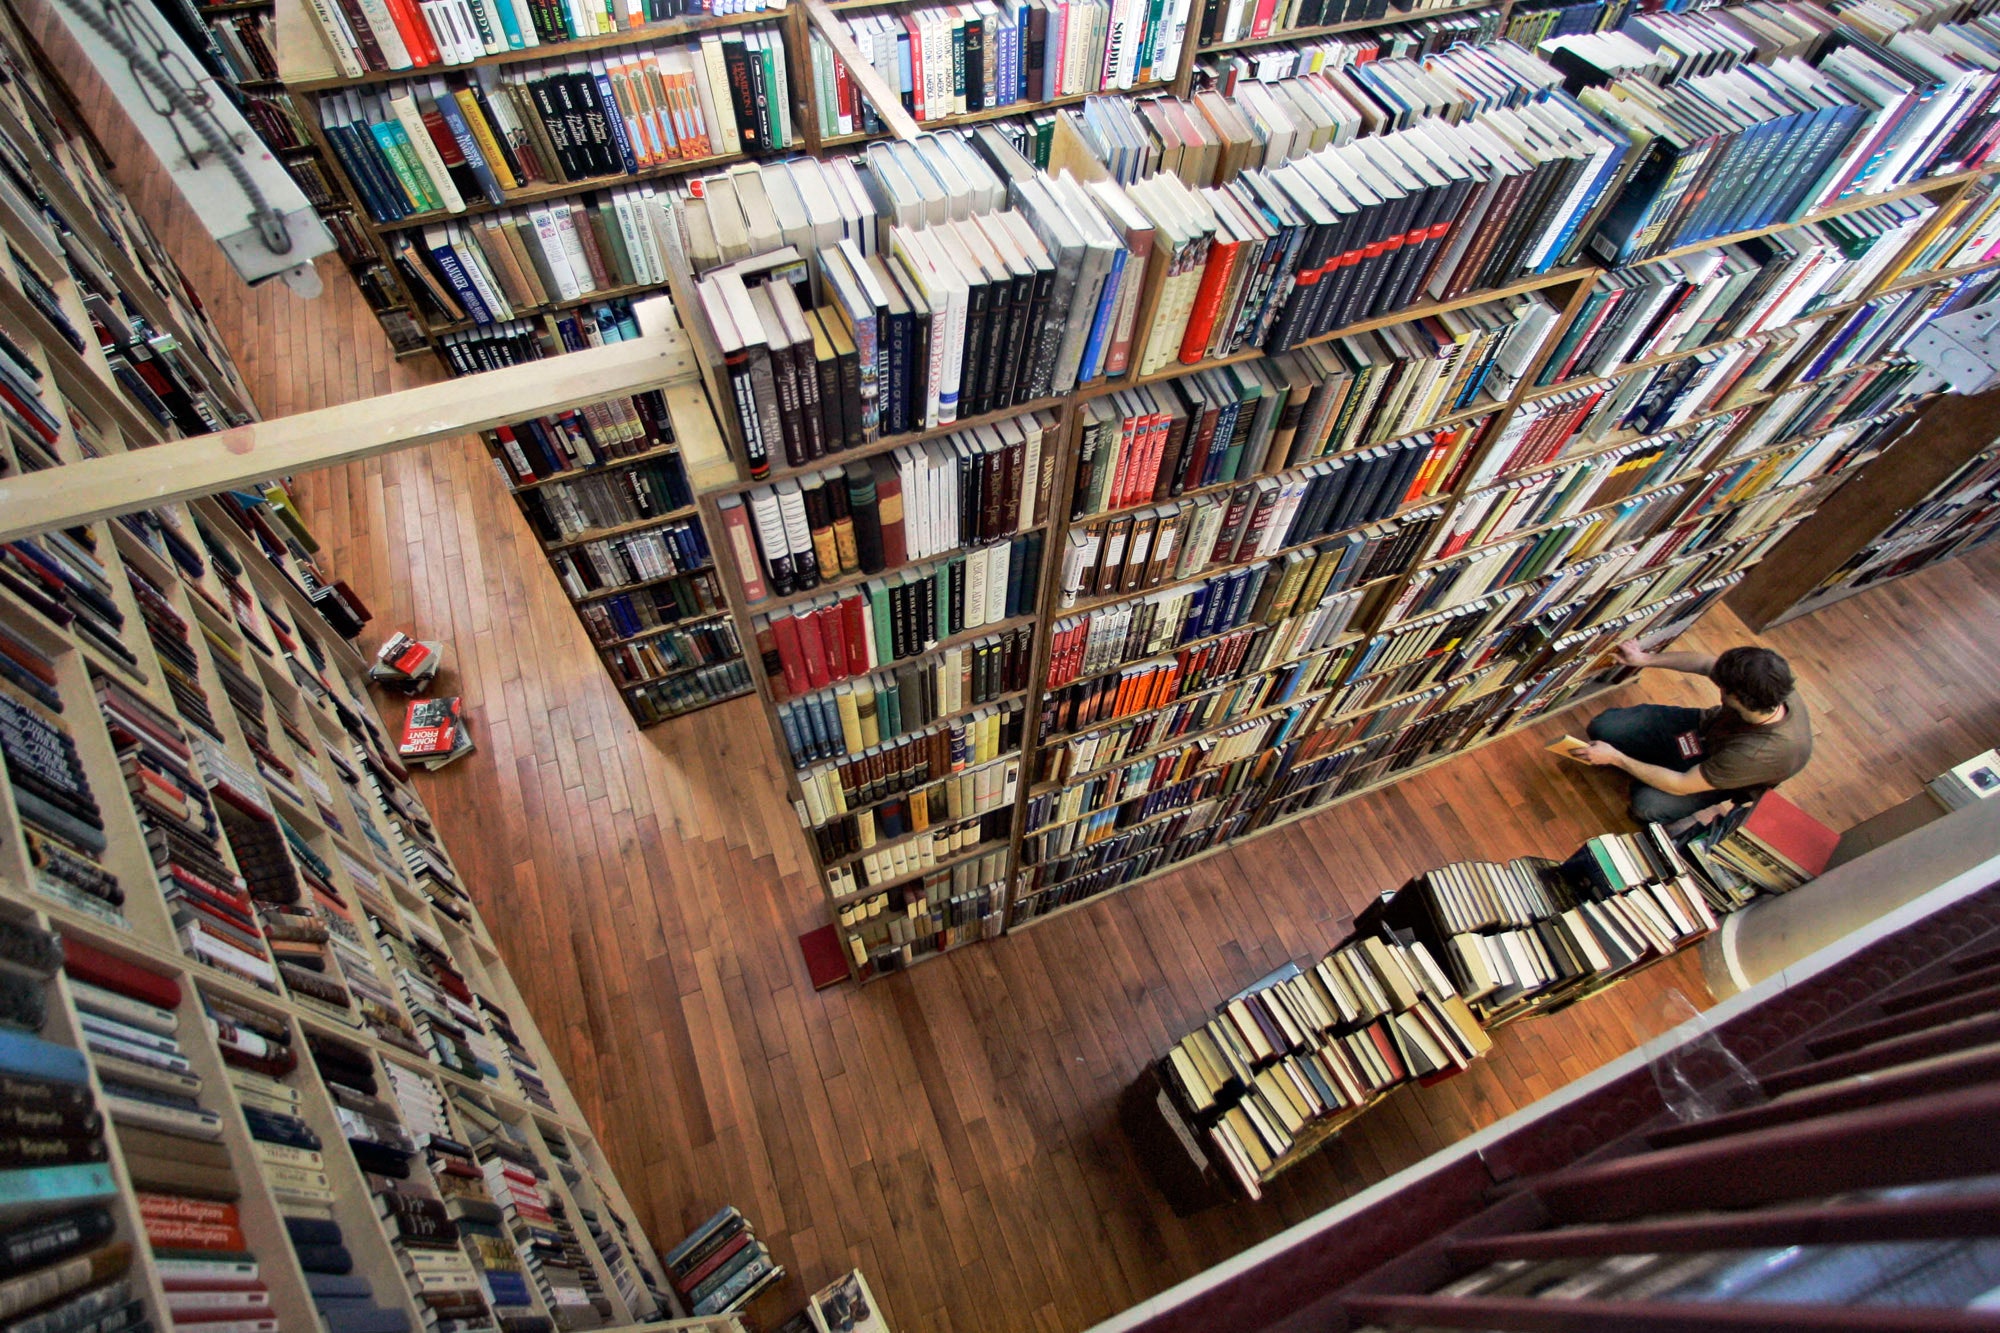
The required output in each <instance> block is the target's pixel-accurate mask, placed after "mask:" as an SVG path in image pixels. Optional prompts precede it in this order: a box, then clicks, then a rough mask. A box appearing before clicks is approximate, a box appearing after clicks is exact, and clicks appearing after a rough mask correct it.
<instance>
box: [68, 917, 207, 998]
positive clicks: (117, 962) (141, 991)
mask: <svg viewBox="0 0 2000 1333" xmlns="http://www.w3.org/2000/svg"><path fill="white" fill-rule="evenodd" d="M62 944H63V971H65V972H67V973H69V974H70V975H71V976H73V977H75V978H76V979H77V980H79V981H87V982H89V983H90V984H91V985H93V986H102V987H104V989H106V990H108V991H116V992H118V994H120V995H124V996H128V997H130V998H131V999H134V1000H144V1001H145V1002H146V1003H147V1004H151V1005H157V1006H158V1007H160V1008H162V1009H178V1008H180V1003H181V988H180V986H179V984H178V983H177V982H175V981H174V980H173V979H172V978H171V977H163V976H161V975H160V974H159V973H157V972H148V971H147V970H146V969H145V968H143V967H137V966H134V965H133V964H131V963H128V962H126V961H125V960H124V959H122V958H114V957H112V956H111V955H110V954H108V953H105V952H104V951H103V950H102V949H95V948H92V947H91V946H90V945H88V944H81V943H78V942H77V940H76V939H75V938H74V937H72V936H69V935H65V936H63V942H62Z"/></svg>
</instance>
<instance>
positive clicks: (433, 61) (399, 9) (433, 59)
mask: <svg viewBox="0 0 2000 1333" xmlns="http://www.w3.org/2000/svg"><path fill="white" fill-rule="evenodd" d="M385 3H386V4H387V5H388V6H389V17H390V19H392V20H393V21H394V22H395V24H396V31H397V32H399V33H401V34H402V35H403V45H404V46H407V47H409V48H410V59H411V60H412V61H413V62H414V63H416V64H418V65H441V64H443V63H444V56H443V55H442V54H441V53H440V52H439V51H438V44H437V39H436V38H434V37H432V36H431V25H430V24H429V23H427V22H425V21H424V16H423V12H422V11H421V10H419V9H418V8H417V6H416V3H415V0H385Z"/></svg>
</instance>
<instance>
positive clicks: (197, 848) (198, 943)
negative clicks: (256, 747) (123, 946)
mask: <svg viewBox="0 0 2000 1333" xmlns="http://www.w3.org/2000/svg"><path fill="white" fill-rule="evenodd" d="M98 703H99V708H100V711H101V712H102V713H103V716H104V723H105V726H106V728H107V730H108V731H109V732H110V735H111V741H112V744H113V745H115V746H116V747H117V750H118V762H119V768H120V770H121V771H122V772H123V773H124V775H125V785H126V791H127V793H128V795H129V796H130V798H131V801H132V810H133V813H134V814H135V815H137V816H138V819H139V823H140V825H141V827H142V828H143V829H144V830H145V834H146V847H147V850H148V852H149V853H150V854H151V857H152V861H153V865H154V867H155V870H156V871H157V873H158V876H159V883H160V891H161V893H162V895H163V896H164V897H165V898H166V900H167V904H168V909H169V911H170V912H171V913H172V916H173V920H174V926H175V934H176V936H177V937H178V938H179V940H180V943H181V947H182V948H183V949H184V950H186V952H187V953H188V954H189V956H190V957H193V958H195V959H197V960H199V961H201V962H203V963H206V964H208V965H209V966H211V967H215V968H219V969H220V970H222V971H225V972H228V973H230V974H231V975H234V976H238V977H241V978H243V979H245V980H247V981H250V982H252V983H253V984H255V985H258V986H261V987H263V988H264V989H266V990H275V989H277V986H278V971H277V967H276V965H275V964H274V963H273V962H272V959H271V955H270V951H269V948H268V947H267V945H266V944H265V941H264V937H263V932H262V930H261V929H260V928H259V926H258V923H257V916H256V908H255V904H254V902H253V900H252V898H251V896H250V892H249V886H248V885H247V884H246V883H245V882H244V880H243V878H242V876H241V875H239V874H238V873H237V872H236V870H235V868H234V867H233V866H232V865H231V864H230V863H229V862H228V861H227V860H226V859H225V857H226V851H225V848H224V844H223V836H222V822H221V819H220V817H219V816H218V815H217V814H216V811H215V806H214V805H213V803H212V802H211V800H210V797H209V793H208V788H207V787H206V786H205V785H204V784H203V783H202V781H201V779H200V777H199V775H198V773H197V771H196V761H195V758H194V752H193V750H192V749H191V748H190V747H189V745H188V743H187V740H186V737H185V736H184V734H183V733H182V731H181V729H180V726H179V724H178V723H176V722H175V721H174V720H173V719H171V718H169V717H167V716H166V715H165V714H164V713H161V712H160V711H159V710H157V709H155V708H153V707H152V706H151V705H149V704H147V703H145V702H144V701H143V700H141V699H139V698H138V697H137V696H136V695H132V694H130V693H129V692H118V691H115V690H114V689H113V688H112V687H110V685H109V683H108V682H105V681H102V680H100V681H99V690H98Z"/></svg>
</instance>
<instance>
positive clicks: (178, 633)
mask: <svg viewBox="0 0 2000 1333" xmlns="http://www.w3.org/2000/svg"><path fill="white" fill-rule="evenodd" d="M125 581H126V582H127V583H128V584H130V585H131V588H132V599H133V600H134V601H136V602H137V603H138V604H139V615H140V617H141V618H142V619H143V620H144V621H145V622H146V636H147V638H149V639H150V640H151V641H152V644H153V654H154V656H155V657H156V658H157V659H158V660H159V663H160V673H161V675H162V677H163V678H164V679H165V681H166V685H167V690H168V692H169V693H170V694H172V696H173V701H174V708H175V711H177V712H178V713H179V714H180V715H181V716H182V717H183V718H185V719H186V720H187V721H188V722H189V723H191V724H193V725H194V726H196V727H199V728H200V729H201V730H202V731H203V732H205V733H206V734H208V735H209V736H212V737H216V738H218V739H220V736H221V729H220V728H219V727H217V726H216V723H215V715H214V714H213V713H211V712H210V711H209V706H208V691H206V690H204V689H203V688H202V687H201V665H200V662H199V661H198V660H197V659H196V657H195V652H194V642H193V641H192V640H191V639H189V637H188V623H187V621H186V620H185V619H184V618H183V617H182V616H181V614H180V613H179V612H178V611H176V610H175V609H174V606H173V603H172V602H171V601H170V600H169V599H168V597H167V594H166V592H165V590H163V589H161V588H160V587H158V586H157V585H155V584H154V583H153V582H152V581H151V580H150V579H148V578H146V576H145V575H143V574H141V573H140V572H139V571H138V570H136V569H134V568H133V567H132V566H130V565H127V566H126V567H125Z"/></svg>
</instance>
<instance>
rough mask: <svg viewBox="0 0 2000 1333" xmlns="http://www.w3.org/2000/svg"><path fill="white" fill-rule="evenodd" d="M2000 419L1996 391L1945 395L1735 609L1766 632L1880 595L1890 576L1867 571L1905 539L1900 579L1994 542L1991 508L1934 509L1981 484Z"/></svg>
mask: <svg viewBox="0 0 2000 1333" xmlns="http://www.w3.org/2000/svg"><path fill="white" fill-rule="evenodd" d="M1996 409H2000V391H1991V390H1989V391H1988V392H1986V393H1983V394H1975V395H1971V396H1965V395H1957V394H1953V395H1946V396H1944V397H1940V398H1938V399H1936V400H1934V401H1933V402H1931V403H1929V404H1927V405H1925V406H1924V407H1923V408H1921V409H1920V410H1919V411H1918V412H1917V413H1916V414H1915V416H1914V417H1913V418H1912V420H1911V422H1910V424H1909V426H1908V427H1907V428H1906V429H1905V430H1904V431H1903V433H1902V434H1901V435H1899V436H1897V438H1896V439H1895V440H1893V441H1892V442H1891V443H1890V444H1889V446H1888V447H1887V448H1886V449H1884V450H1883V451H1882V453H1881V454H1880V455H1879V456H1878V457H1877V458H1876V459H1875V460H1874V461H1872V462H1871V463H1870V464H1869V465H1868V466H1866V467H1865V468H1863V469H1862V470H1861V471H1860V473H1859V474H1858V475H1856V476H1855V477H1854V478H1853V480H1852V481H1851V482H1849V483H1848V484H1847V485H1845V486H1842V487H1840V489H1839V490H1838V491H1836V492H1835V493H1834V494H1833V495H1832V496H1831V497H1830V498H1829V499H1828V500H1827V502H1826V503H1825V504H1824V505H1822V506H1821V508H1820V510H1819V512H1817V513H1816V514H1814V515H1813V517H1812V518H1811V520H1809V521H1808V522H1805V523H1802V524H1800V525H1799V527H1798V528H1797V529H1796V530H1794V532H1793V533H1792V534H1791V535H1789V536H1788V537H1787V538H1786V539H1785V540H1784V541H1783V542H1781V543H1779V544H1778V546H1777V547H1776V548H1775V549H1774V550H1773V551H1772V552H1771V553H1770V556H1769V557H1768V558H1767V559H1766V560H1765V561H1764V562H1763V564H1761V565H1759V566H1758V567H1757V568H1756V569H1755V570H1752V571H1751V572H1750V574H1749V575H1748V576H1747V577H1745V579H1744V581H1743V583H1742V585H1741V586H1740V587H1738V588H1737V589H1736V591H1735V592H1733V593H1731V594H1730V597H1729V606H1730V609H1731V610H1733V611H1735V612H1736V613H1737V614H1738V615H1739V616H1741V617H1742V618H1743V621H1744V623H1745V624H1747V625H1749V626H1750V628H1752V629H1753V630H1759V631H1761V630H1763V629H1766V628H1768V627H1770V626H1772V625H1781V624H1783V623H1784V622H1785V621H1787V620H1790V619H1793V618H1794V617H1796V616H1800V615H1805V614H1808V613H1810V612H1812V611H1815V610H1818V609H1819V608H1820V607H1822V606H1826V605H1830V604H1831V603H1833V602H1835V601H1838V600H1840V599H1841V598H1842V597H1845V596H1849V595H1852V594H1853V593H1855V592H1858V591H1860V590H1861V589H1862V588H1865V587H1872V586H1875V583H1876V582H1878V581H1879V579H1880V578H1881V577H1882V576H1883V571H1879V570H1878V571H1871V570H1869V568H1868V562H1869V561H1870V559H1871V557H1873V558H1877V559H1878V560H1879V559H1881V558H1882V557H1883V548H1884V547H1885V546H1886V545H1887V541H1886V540H1885V539H1886V538H1888V537H1890V536H1892V535H1901V536H1903V537H1904V545H1905V546H1907V548H1908V549H1907V550H1905V549H1902V548H1901V547H1898V548H1895V549H1892V550H1890V551H1889V552H1888V555H1889V556H1890V557H1895V558H1898V560H1899V563H1898V564H1897V565H1896V566H1895V567H1894V569H1893V574H1892V576H1894V577H1900V576H1901V575H1902V574H1905V573H1913V572H1915V571H1916V570H1918V569H1921V568H1924V567H1926V566H1927V565H1929V564H1930V563H1933V562H1935V561H1938V560H1947V559H1950V558H1952V557H1953V556H1955V555H1958V554H1961V553H1962V552H1964V551H1966V550H1969V549H1970V548H1971V547H1973V546H1975V545H1977V544H1978V543H1979V542H1981V541H1983V540H1987V539H1989V538H1990V537H1991V535H1992V534H1993V532H1994V531H1995V529H1994V527H1993V521H1994V515H1993V512H1992V508H1991V505H1990V503H1988V504H1986V505H1983V506H1982V504H1981V503H1980V502H1979V501H1978V500H1976V499H1972V500H1969V501H1968V502H1967V504H1966V506H1965V507H1964V508H1963V509H1957V508H1947V507H1942V506H1938V507H1933V502H1934V501H1937V500H1939V499H1940V492H1942V491H1943V490H1945V489H1946V488H1947V484H1948V483H1951V482H1952V481H1953V480H1954V479H1955V478H1956V479H1958V483H1959V485H1961V486H1962V485H1965V484H1966V474H1967V473H1968V472H1971V473H1973V474H1974V475H1976V472H1977V469H1978V468H1979V466H1980V463H1981V460H1983V459H1985V458H1987V457H1988V456H1989V455H1990V454H1991V452H1992V449H1993V446H1994V443H1995V427H1994V420H1995V417H1994V413H1995V410H1996ZM1912 511H1920V512H1917V513H1916V514H1915V515H1914V516H1913V515H1912ZM1871 573H1872V574H1873V577H1857V575H1868V574H1871Z"/></svg>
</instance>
